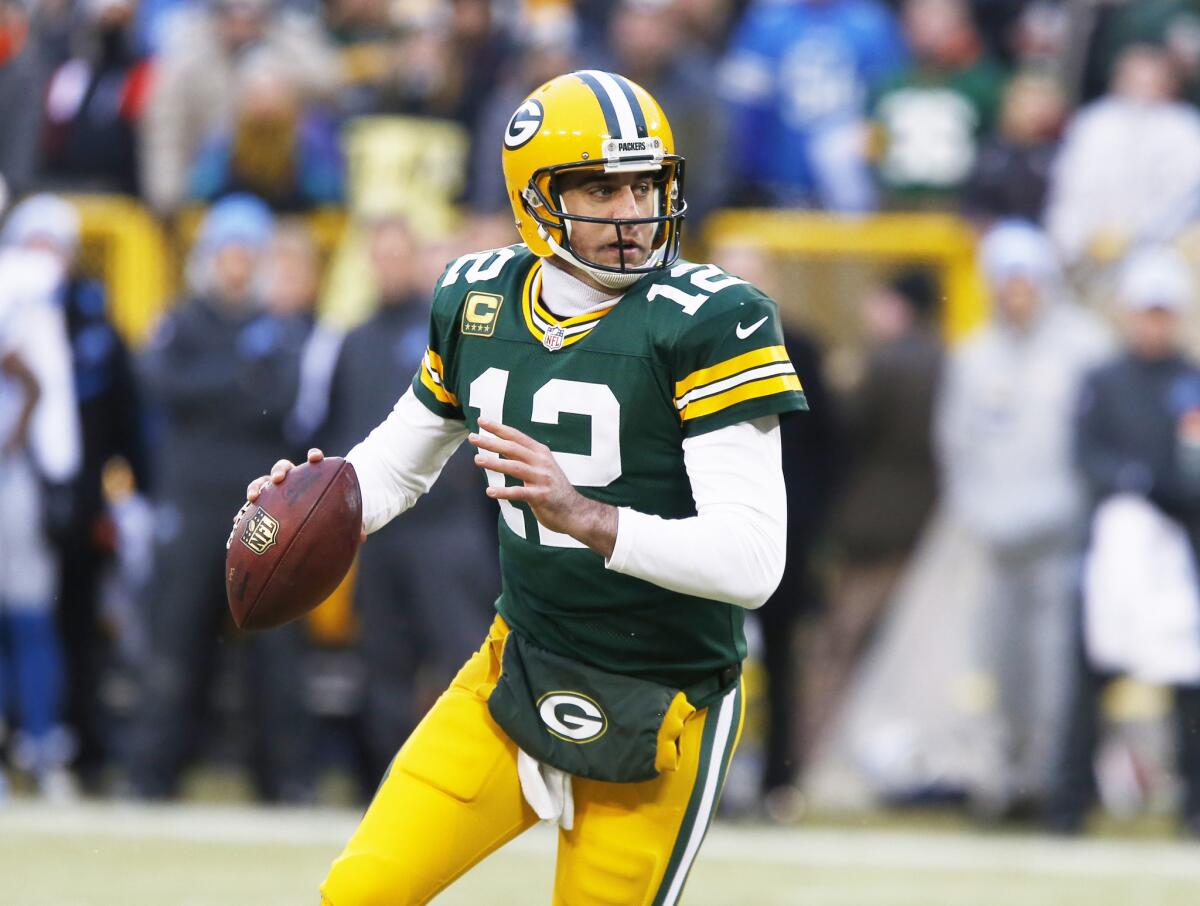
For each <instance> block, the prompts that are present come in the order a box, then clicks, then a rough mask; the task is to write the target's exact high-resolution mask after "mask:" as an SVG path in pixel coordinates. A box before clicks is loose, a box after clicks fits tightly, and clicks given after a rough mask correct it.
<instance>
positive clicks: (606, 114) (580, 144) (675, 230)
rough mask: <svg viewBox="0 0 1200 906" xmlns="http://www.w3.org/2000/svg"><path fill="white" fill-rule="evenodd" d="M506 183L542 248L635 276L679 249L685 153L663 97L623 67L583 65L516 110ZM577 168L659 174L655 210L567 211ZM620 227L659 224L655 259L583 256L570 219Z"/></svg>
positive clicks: (531, 239) (507, 139) (520, 219)
mask: <svg viewBox="0 0 1200 906" xmlns="http://www.w3.org/2000/svg"><path fill="white" fill-rule="evenodd" d="M501 155H502V159H503V164H504V182H505V185H506V187H507V189H508V197H509V202H510V203H511V204H512V209H513V214H514V216H515V218H516V224H517V230H518V231H519V232H520V234H521V238H522V239H523V240H524V241H525V244H526V245H528V246H529V248H530V250H531V251H532V252H533V253H534V254H535V255H539V256H540V257H543V258H546V257H549V256H550V255H559V256H560V257H562V258H565V259H566V260H567V261H570V262H572V263H573V264H577V265H580V266H582V267H584V268H586V269H588V270H590V271H600V272H602V274H609V275H611V274H622V275H625V274H628V275H634V278H635V279H636V277H637V276H640V275H641V274H647V273H651V272H653V271H657V270H659V269H661V268H665V267H670V266H671V265H672V264H674V263H675V261H676V259H677V258H678V257H679V243H680V238H681V228H682V226H683V218H684V216H685V215H686V213H687V203H686V202H685V201H684V199H683V158H682V157H680V156H679V155H678V154H676V153H675V140H674V137H673V135H672V134H671V126H670V124H669V123H668V122H667V117H666V115H665V114H664V113H663V111H662V108H661V107H660V106H659V105H658V102H657V101H655V100H654V98H653V97H651V95H650V93H649V92H648V91H646V89H644V88H642V87H641V86H640V85H637V84H635V83H634V82H631V81H629V79H626V78H625V77H624V76H620V75H617V74H616V73H611V72H602V71H601V70H598V69H585V70H580V71H578V72H572V73H568V74H567V75H562V76H559V77H558V78H555V79H551V80H550V81H549V82H547V83H546V84H544V85H542V86H541V87H540V88H538V89H537V90H536V91H534V92H533V94H531V95H530V96H529V97H528V98H526V99H525V101H524V102H522V104H521V105H520V106H519V107H518V108H517V110H516V112H515V113H513V115H512V118H511V119H510V120H509V121H508V128H507V129H506V130H505V132H504V147H503V151H502V152H501ZM579 170H600V171H602V172H605V173H628V172H633V173H650V174H653V180H654V190H655V208H656V210H655V213H654V214H653V216H650V217H643V218H638V219H623V220H622V219H609V218H596V217H584V216H581V215H578V214H572V213H570V212H568V211H566V210H565V209H564V207H563V204H562V198H561V195H560V192H559V184H558V177H560V176H561V175H562V174H564V173H568V172H574V171H579ZM573 221H574V222H578V221H588V222H591V223H596V222H599V223H611V224H612V225H613V227H614V228H615V229H616V231H617V235H618V241H620V233H621V230H622V228H626V227H630V226H634V225H638V224H647V223H649V224H654V225H655V227H656V230H655V233H654V238H653V240H652V242H651V247H652V249H653V252H652V254H651V255H650V257H649V259H648V260H646V261H643V262H627V261H625V260H624V259H623V258H622V260H621V263H620V264H619V265H618V266H615V267H614V266H613V265H606V264H602V263H600V262H598V261H593V260H590V259H588V258H584V257H582V256H581V255H579V253H578V252H577V251H576V250H575V249H574V248H572V246H571V224H572V222H573Z"/></svg>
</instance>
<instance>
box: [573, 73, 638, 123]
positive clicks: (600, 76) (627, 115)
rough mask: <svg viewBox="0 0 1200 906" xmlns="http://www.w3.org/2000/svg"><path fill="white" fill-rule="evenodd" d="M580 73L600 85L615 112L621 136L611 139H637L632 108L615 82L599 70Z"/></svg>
mask: <svg viewBox="0 0 1200 906" xmlns="http://www.w3.org/2000/svg"><path fill="white" fill-rule="evenodd" d="M582 71H583V72H585V73H587V74H588V75H590V76H591V77H592V78H593V79H595V80H596V81H597V82H599V83H600V87H601V88H603V89H604V93H605V94H607V95H608V99H609V101H610V102H611V103H612V105H613V110H615V111H616V112H617V127H618V129H619V130H620V132H621V134H620V135H614V136H613V138H620V139H635V138H637V137H638V130H637V122H636V121H635V120H634V117H633V107H632V106H631V105H630V103H629V98H627V97H626V96H625V92H624V91H622V90H621V86H620V85H618V84H617V80H616V79H614V78H613V77H612V75H611V74H610V73H607V72H604V71H603V70H601V69H584V70H582Z"/></svg>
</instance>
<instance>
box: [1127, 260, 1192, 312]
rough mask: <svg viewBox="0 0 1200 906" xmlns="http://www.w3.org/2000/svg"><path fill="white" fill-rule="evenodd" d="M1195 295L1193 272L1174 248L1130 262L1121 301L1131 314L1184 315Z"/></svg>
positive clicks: (1128, 261) (1128, 262)
mask: <svg viewBox="0 0 1200 906" xmlns="http://www.w3.org/2000/svg"><path fill="white" fill-rule="evenodd" d="M1194 291H1195V287H1194V285H1193V283H1192V271H1191V268H1190V267H1188V263H1187V261H1186V260H1184V257H1183V256H1182V255H1180V254H1179V252H1177V251H1175V250H1174V249H1172V248H1168V247H1166V246H1151V247H1148V248H1144V249H1139V250H1138V251H1135V252H1133V253H1132V254H1130V255H1129V257H1128V258H1126V260H1125V263H1124V264H1123V265H1122V266H1121V275H1120V280H1119V282H1118V286H1117V297H1118V298H1119V299H1120V301H1121V304H1122V305H1123V306H1124V307H1125V308H1127V309H1129V310H1131V311H1149V310H1150V309H1152V308H1164V309H1167V310H1168V311H1181V310H1182V309H1184V308H1186V307H1187V306H1188V305H1189V304H1190V303H1191V301H1192V294H1193V293H1194Z"/></svg>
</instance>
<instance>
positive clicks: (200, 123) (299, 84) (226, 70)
mask: <svg viewBox="0 0 1200 906" xmlns="http://www.w3.org/2000/svg"><path fill="white" fill-rule="evenodd" d="M251 51H255V52H256V53H262V54H265V55H266V56H268V57H269V58H270V59H271V60H272V61H273V62H274V63H275V64H276V65H277V66H279V67H280V68H282V70H283V71H285V72H286V73H287V74H288V78H289V79H290V80H291V82H292V84H293V85H294V86H295V88H296V89H297V91H299V93H300V96H301V98H302V99H303V101H304V102H305V103H307V102H309V101H312V100H319V99H322V98H331V97H332V96H333V90H334V87H335V81H336V78H337V59H336V57H335V56H334V54H333V52H332V50H331V49H330V47H329V45H328V43H327V41H326V39H325V37H324V35H323V34H322V33H321V32H320V31H319V29H318V27H317V25H316V24H315V22H313V21H310V20H308V19H306V18H304V17H301V16H299V15H297V14H294V13H290V12H287V11H276V12H272V11H271V8H270V5H269V2H268V0H205V2H204V3H203V4H201V5H199V6H197V7H196V8H195V9H194V10H189V11H188V12H186V13H183V12H181V13H179V14H178V15H177V16H176V17H175V19H174V26H173V29H172V31H171V33H170V35H169V36H168V37H167V39H166V40H165V43H164V46H163V49H162V52H161V54H160V55H159V57H158V59H157V61H156V65H155V73H154V80H153V85H152V88H151V91H150V96H149V98H148V100H147V107H146V114H145V116H144V117H143V118H142V122H141V128H140V132H141V134H140V142H141V166H142V189H143V191H144V192H145V195H146V199H147V200H148V201H149V202H150V204H151V206H152V207H153V208H154V209H155V210H156V211H158V212H160V213H163V214H169V213H171V212H172V211H174V210H175V208H176V207H177V206H178V205H179V204H180V202H181V201H182V200H183V199H184V197H185V195H186V192H187V180H188V167H189V165H190V164H191V161H192V160H193V159H194V158H195V155H196V152H197V151H198V150H199V148H200V145H201V143H202V142H203V140H204V138H205V136H207V135H211V134H212V133H214V132H216V131H218V130H220V129H223V128H224V129H228V128H230V127H231V125H232V123H233V122H234V118H235V117H234V111H235V109H236V99H237V92H236V90H235V86H236V84H237V71H238V68H239V64H240V63H241V62H242V61H243V60H245V58H246V57H247V55H248V54H249V53H250V52H251Z"/></svg>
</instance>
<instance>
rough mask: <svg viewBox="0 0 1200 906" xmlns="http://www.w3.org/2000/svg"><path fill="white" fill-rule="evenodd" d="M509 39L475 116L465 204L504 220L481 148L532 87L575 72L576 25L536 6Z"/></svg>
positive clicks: (570, 17) (502, 197)
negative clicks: (497, 76) (508, 53)
mask: <svg viewBox="0 0 1200 906" xmlns="http://www.w3.org/2000/svg"><path fill="white" fill-rule="evenodd" d="M514 38H515V40H516V41H517V49H516V52H515V53H514V54H513V55H512V57H511V58H510V61H509V66H508V67H507V68H506V71H505V73H504V77H503V79H502V81H501V82H500V84H499V85H498V86H497V88H496V90H495V91H494V92H493V94H492V96H491V98H490V100H489V101H488V104H487V106H486V108H484V110H483V111H482V113H481V115H480V118H479V131H478V133H477V135H476V140H475V146H476V148H477V149H481V150H480V153H476V154H474V155H473V156H472V159H471V173H470V177H469V179H468V187H467V193H466V199H467V203H468V205H469V206H470V207H471V208H472V209H473V210H475V211H477V212H480V213H482V214H501V215H504V216H505V217H507V219H508V220H509V221H510V222H511V220H512V218H511V217H508V212H509V210H510V204H509V200H508V195H507V194H506V190H505V187H504V178H503V177H504V174H503V173H502V172H501V170H500V168H499V167H497V166H496V161H495V159H494V158H493V157H492V156H491V155H490V154H489V153H484V150H483V149H488V148H495V147H496V143H497V142H500V141H501V139H502V138H503V136H504V130H505V129H506V128H507V126H508V121H509V119H511V117H512V112H513V111H514V110H516V109H517V107H518V105H520V103H521V102H522V101H523V100H524V99H525V98H527V97H528V96H529V94H530V92H532V91H533V90H534V89H535V88H537V87H538V85H541V84H542V83H543V82H548V81H549V80H550V79H552V78H554V77H555V76H558V75H561V74H562V73H564V72H571V71H573V70H575V69H578V68H580V67H579V59H578V56H577V51H576V47H577V44H578V41H579V23H578V21H577V20H576V18H575V14H574V13H573V12H572V10H571V9H570V8H567V7H561V6H554V5H548V6H544V7H538V8H535V9H533V10H531V11H530V12H529V13H528V15H527V18H526V20H525V22H524V26H523V27H522V28H521V29H520V31H519V33H518V34H517V35H515V36H514ZM688 185H689V186H690V185H691V183H690V182H689V183H688Z"/></svg>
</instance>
